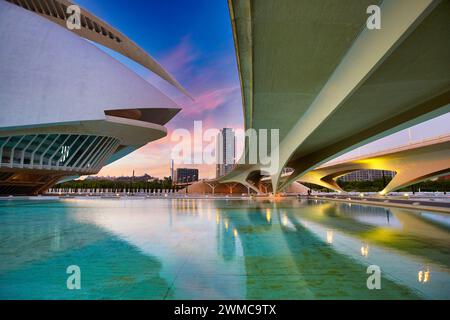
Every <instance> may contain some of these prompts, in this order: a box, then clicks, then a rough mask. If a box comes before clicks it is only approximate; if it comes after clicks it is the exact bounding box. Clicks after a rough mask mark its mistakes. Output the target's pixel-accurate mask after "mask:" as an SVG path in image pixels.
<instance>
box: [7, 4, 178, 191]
mask: <svg viewBox="0 0 450 320" xmlns="http://www.w3.org/2000/svg"><path fill="white" fill-rule="evenodd" d="M68 5H70V3H69V2H68V1H65V0H40V1H36V0H28V1H24V0H14V1H4V0H0V30H1V31H0V43H1V46H0V159H1V162H0V194H2V195H17V194H37V193H40V192H43V191H45V190H46V189H47V188H48V187H49V186H51V185H52V184H54V183H57V182H59V181H61V180H64V179H68V178H70V177H74V176H80V175H86V174H95V173H97V172H98V171H99V170H100V169H101V168H102V167H103V166H104V165H106V164H108V163H111V162H113V161H115V160H117V159H119V158H121V157H123V156H125V155H126V154H128V153H130V152H132V151H134V150H136V149H137V148H140V147H141V146H143V145H145V144H146V143H148V142H150V141H153V140H156V139H159V138H161V137H164V136H165V135H166V134H167V131H166V128H165V127H164V125H165V124H166V123H167V122H168V121H169V120H170V119H171V118H172V117H173V116H175V115H176V114H177V113H178V112H179V110H180V109H179V108H178V107H177V105H176V104H175V102H173V101H172V100H171V99H170V98H168V97H167V96H166V95H164V94H163V93H162V92H160V91H159V90H158V89H156V88H155V87H154V86H152V85H151V84H149V83H148V82H147V81H145V80H143V79H142V78H140V77H139V76H138V75H137V74H135V73H134V72H132V71H131V70H129V69H128V68H126V67H125V66H124V65H122V64H121V63H119V62H118V61H116V60H115V59H113V58H112V57H111V56H109V55H107V54H106V53H104V52H103V51H102V50H100V49H99V48H97V47H96V46H95V45H94V44H92V43H90V42H88V41H86V40H85V39H83V38H87V39H89V40H91V41H93V42H97V43H100V44H102V45H104V46H107V47H109V48H110V49H112V50H115V51H117V52H120V53H122V54H124V55H126V56H127V57H129V58H130V59H133V60H135V61H136V62H138V63H140V64H141V65H143V66H145V67H147V68H148V69H149V70H151V71H153V72H155V73H156V74H158V75H159V76H161V77H162V78H163V79H165V80H167V81H168V82H170V83H171V84H173V85H174V86H176V87H178V88H179V89H180V90H182V91H183V92H185V91H184V89H183V88H182V87H181V86H180V85H179V84H178V83H177V82H176V81H175V80H174V79H173V77H172V76H171V75H170V74H169V73H167V72H166V71H165V70H164V69H163V68H162V67H161V66H160V65H159V64H158V63H157V62H156V61H155V60H154V59H153V58H151V57H150V56H149V55H148V54H147V53H145V52H144V51H143V50H142V49H140V48H139V47H138V46H137V45H136V44H134V43H133V42H131V40H129V39H128V38H126V37H125V36H124V35H123V34H121V33H120V32H118V31H117V30H115V29H113V28H112V27H111V26H109V25H107V24H106V23H104V22H103V21H101V20H99V19H98V18H96V17H94V16H93V15H91V14H89V13H87V12H86V11H84V10H82V11H81V13H82V16H81V22H82V28H81V29H80V30H73V32H72V31H70V30H69V29H67V28H66V27H65V25H66V24H65V19H66V18H67V16H68V14H67V13H66V8H67V6H68Z"/></svg>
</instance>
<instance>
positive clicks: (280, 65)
mask: <svg viewBox="0 0 450 320" xmlns="http://www.w3.org/2000/svg"><path fill="white" fill-rule="evenodd" d="M374 4H376V5H379V6H380V8H381V17H382V18H381V21H382V22H381V29H379V30H369V29H368V28H367V27H366V20H367V18H368V17H369V15H368V14H367V13H366V12H367V8H368V6H369V5H374ZM229 8H230V16H231V21H232V27H233V34H234V40H235V47H236V55H237V60H238V66H239V74H240V80H241V88H242V97H243V106H244V119H245V127H246V129H248V128H254V129H279V130H280V131H279V134H280V144H279V147H278V148H276V149H274V151H273V152H275V153H278V154H279V165H278V170H276V172H274V173H271V176H270V179H271V182H272V185H273V189H274V190H275V191H279V190H282V189H283V188H284V187H285V186H286V185H288V184H289V183H292V182H293V181H296V180H297V179H298V178H299V177H301V176H303V175H305V173H307V172H308V171H310V170H312V169H313V168H314V167H317V166H318V165H320V164H323V163H325V162H326V161H329V160H331V159H333V158H334V157H336V156H338V155H341V154H343V153H345V152H348V151H350V150H352V149H354V148H356V147H358V146H360V145H363V144H366V143H368V142H370V141H373V140H375V139H378V138H381V137H383V136H386V135H388V134H391V133H394V132H397V131H399V130H401V129H404V128H407V127H409V126H411V125H414V124H417V123H420V122H422V121H424V120H427V119H431V118H433V117H435V116H438V115H441V114H445V113H448V112H449V111H450V105H449V103H450V90H449V88H450V69H449V64H448V61H449V60H450V43H449V41H448V40H447V39H448V38H449V37H450V24H449V23H448V21H450V1H448V0H444V1H432V0H411V1H408V0H384V1H375V2H374V1H372V0H367V1H366V0H355V1H348V2H346V5H342V4H341V3H339V2H336V1H331V0H330V1H328V0H322V1H309V0H288V1H283V2H281V3H280V2H279V1H275V0H274V1H271V0H268V1H252V0H244V1H240V0H239V1H238V0H229ZM423 48H426V50H423ZM249 150H250V148H249V147H248V145H247V148H246V152H245V153H244V156H245V158H246V159H249V156H248V154H249ZM240 162H241V163H244V162H243V161H240ZM261 163H262V161H261V159H259V160H258V162H257V163H256V164H240V165H238V166H236V168H235V170H234V171H233V172H231V173H230V174H228V175H226V176H224V177H222V178H221V179H220V181H222V182H231V181H238V182H241V183H244V184H250V185H251V186H255V185H257V184H258V183H259V181H260V180H261V179H262V178H263V175H264V174H263V173H261V170H264V166H263V165H261ZM285 167H290V168H293V169H294V172H293V174H291V175H290V176H289V178H288V179H283V180H281V179H280V178H281V175H282V171H283V169H284V168H285Z"/></svg>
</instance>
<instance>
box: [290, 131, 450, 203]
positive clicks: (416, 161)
mask: <svg viewBox="0 0 450 320" xmlns="http://www.w3.org/2000/svg"><path fill="white" fill-rule="evenodd" d="M437 140H438V141H440V142H438V143H432V144H429V145H425V146H407V149H405V150H403V151H398V152H393V153H387V154H384V155H379V156H373V157H367V158H361V159H357V160H353V161H348V162H343V163H339V164H335V165H330V166H323V167H321V168H318V169H315V170H312V171H309V172H307V173H306V174H304V175H303V176H301V177H300V178H299V179H298V181H300V182H307V183H313V184H316V185H320V186H323V187H325V188H328V189H332V190H335V191H338V192H341V191H342V189H341V188H340V187H339V185H338V184H337V183H336V179H337V178H338V177H340V176H342V175H345V174H347V173H350V172H353V171H358V170H367V169H371V170H388V171H395V172H396V174H395V176H394V178H393V179H392V180H391V181H390V182H389V184H388V185H387V186H386V187H385V188H384V189H383V190H381V191H380V194H381V195H385V194H388V193H389V192H392V191H395V190H398V189H401V188H404V187H407V186H409V185H412V184H415V183H418V182H421V181H423V180H426V179H430V178H433V177H438V176H440V175H444V174H447V173H449V172H450V161H449V160H450V136H447V137H446V138H443V139H437Z"/></svg>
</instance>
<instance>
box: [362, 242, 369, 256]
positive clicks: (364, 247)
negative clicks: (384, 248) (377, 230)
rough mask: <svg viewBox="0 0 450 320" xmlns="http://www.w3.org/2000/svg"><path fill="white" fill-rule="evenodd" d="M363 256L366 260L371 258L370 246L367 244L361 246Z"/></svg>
mask: <svg viewBox="0 0 450 320" xmlns="http://www.w3.org/2000/svg"><path fill="white" fill-rule="evenodd" d="M361 255H362V256H363V257H366V258H367V257H368V256H369V245H368V244H367V243H363V244H362V245H361Z"/></svg>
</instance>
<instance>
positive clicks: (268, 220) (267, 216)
mask: <svg viewBox="0 0 450 320" xmlns="http://www.w3.org/2000/svg"><path fill="white" fill-rule="evenodd" d="M271 217H272V215H271V212H270V209H266V220H267V222H270V219H271Z"/></svg>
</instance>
